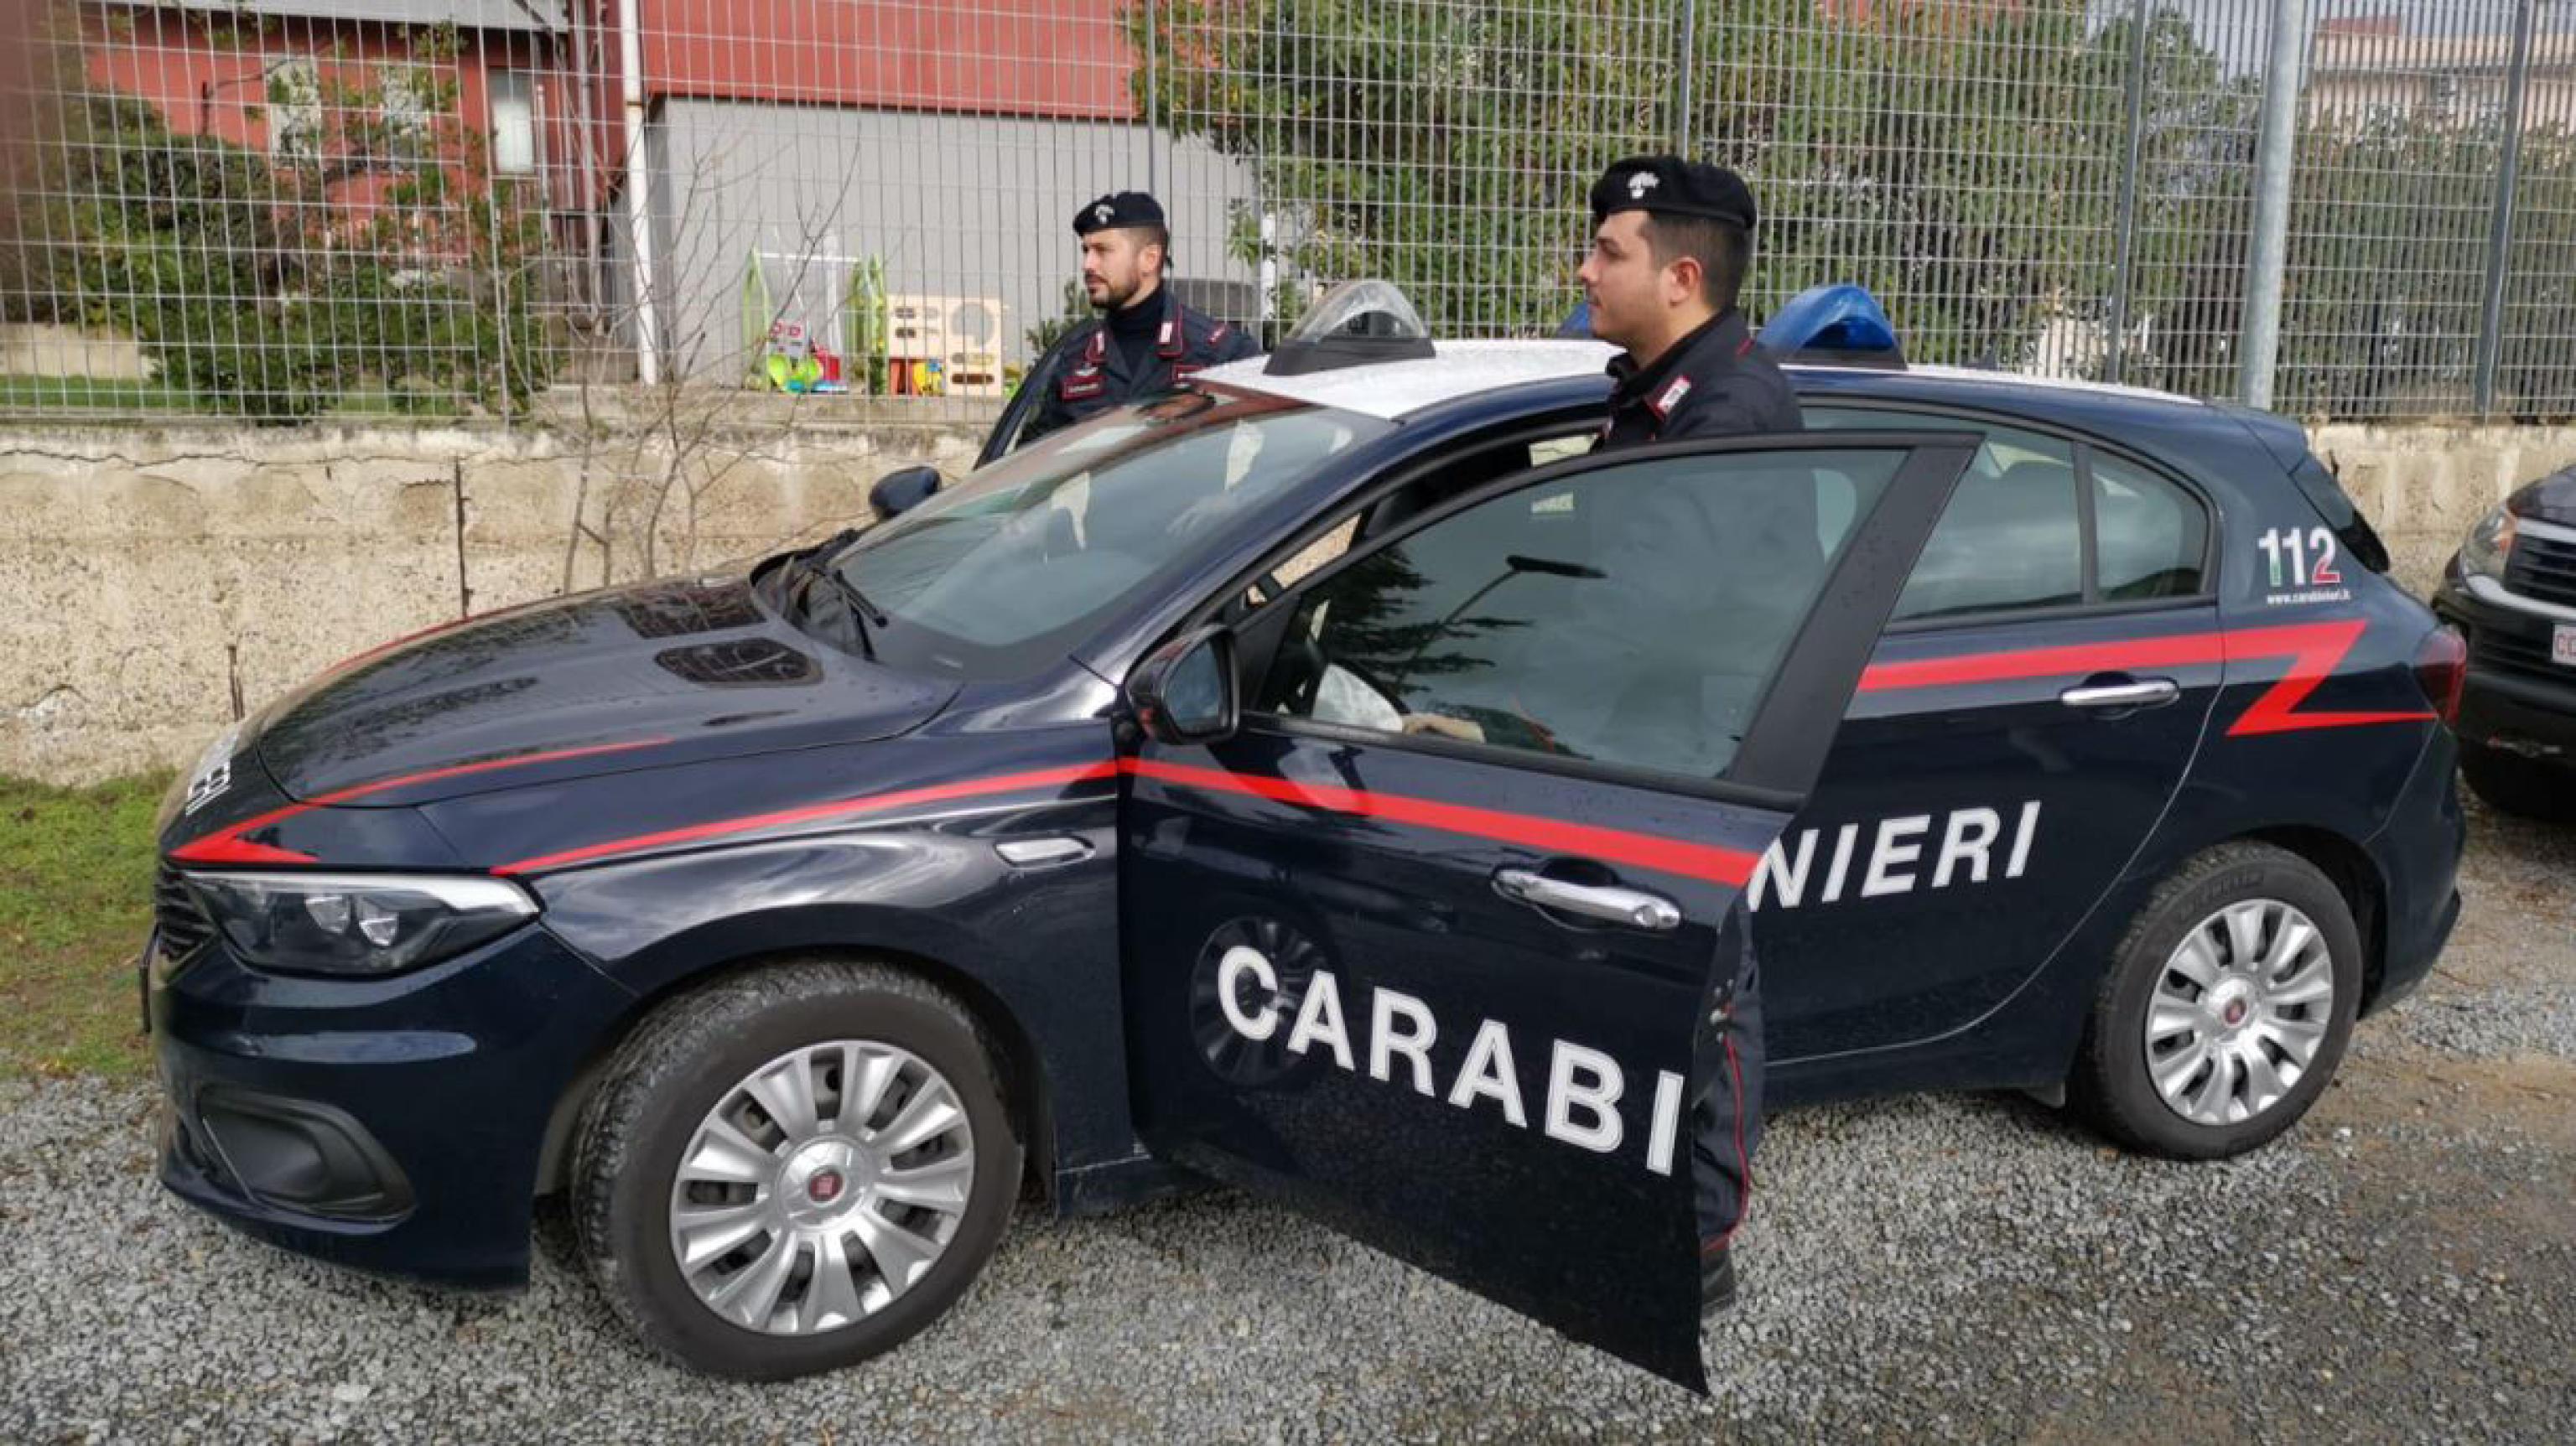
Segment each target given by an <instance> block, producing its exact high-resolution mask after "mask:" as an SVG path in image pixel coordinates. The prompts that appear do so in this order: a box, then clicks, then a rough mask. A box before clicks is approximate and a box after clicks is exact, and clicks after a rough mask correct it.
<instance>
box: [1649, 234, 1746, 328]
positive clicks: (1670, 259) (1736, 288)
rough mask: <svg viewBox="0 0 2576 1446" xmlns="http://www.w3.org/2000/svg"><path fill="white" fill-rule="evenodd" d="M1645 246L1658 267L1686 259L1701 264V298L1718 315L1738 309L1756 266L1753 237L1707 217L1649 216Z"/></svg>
mask: <svg viewBox="0 0 2576 1446" xmlns="http://www.w3.org/2000/svg"><path fill="white" fill-rule="evenodd" d="M1645 231H1646V246H1647V248H1648V249H1649V250H1651V251H1653V252H1654V255H1655V264H1656V265H1657V266H1670V265H1672V264H1673V263H1674V262H1676V261H1679V260H1681V259H1682V258H1683V257H1685V256H1687V257H1689V258H1690V259H1692V260H1693V261H1696V262H1698V263H1699V275H1700V294H1701V295H1702V296H1705V297H1707V298H1708V304H1709V305H1710V306H1712V307H1715V308H1716V309H1717V310H1719V311H1724V310H1726V309H1727V308H1728V307H1731V306H1733V305H1735V302H1736V298H1737V297H1738V296H1740V295H1741V294H1742V293H1743V291H1744V274H1745V272H1747V271H1749V270H1751V269H1752V266H1753V237H1752V236H1751V234H1749V233H1748V232H1746V231H1745V229H1744V228H1743V227H1741V226H1734V225H1729V224H1728V223H1726V222H1724V221H1718V220H1712V219H1711V218H1709V217H1706V216H1676V215H1673V214H1672V213H1670V212H1661V213H1659V212H1654V211H1649V212H1647V213H1646V226H1645Z"/></svg>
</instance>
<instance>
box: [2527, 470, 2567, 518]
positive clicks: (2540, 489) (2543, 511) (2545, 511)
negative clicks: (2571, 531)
mask: <svg viewBox="0 0 2576 1446" xmlns="http://www.w3.org/2000/svg"><path fill="white" fill-rule="evenodd" d="M2513 510H2514V511H2515V512H2517V513H2520V514H2521V515H2523V516H2525V517H2528V518H2531V519H2532V520H2533V521H2535V522H2554V523H2556V524H2558V525H2559V526H2561V527H2576V467H2570V468H2568V469H2567V470H2566V471H2564V472H2556V473H2552V474H2551V475H2549V476H2547V477H2543V478H2541V479H2540V480H2539V481H2537V482H2534V483H2532V484H2531V485H2530V486H2528V487H2525V488H2523V489H2522V490H2521V491H2519V492H2516V493H2515V494H2514V495H2513Z"/></svg>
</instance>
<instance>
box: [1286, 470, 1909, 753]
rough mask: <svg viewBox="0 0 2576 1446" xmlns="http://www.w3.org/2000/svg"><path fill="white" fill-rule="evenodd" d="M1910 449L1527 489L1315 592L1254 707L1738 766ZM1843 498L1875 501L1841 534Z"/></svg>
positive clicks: (1527, 744)
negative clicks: (1836, 567)
mask: <svg viewBox="0 0 2576 1446" xmlns="http://www.w3.org/2000/svg"><path fill="white" fill-rule="evenodd" d="M1904 456H1905V454H1904V453H1903V452H1901V451H1855V452H1797V453H1779V452H1771V453H1735V454H1727V455H1723V456H1707V455H1699V456H1681V457H1664V458H1655V459H1651V460H1645V461H1639V462H1635V463H1631V464H1628V465H1625V466H1619V467H1613V468H1605V469H1602V470H1599V471H1593V472H1587V473H1583V474H1580V475H1577V476H1574V477H1569V478H1563V479H1559V480H1556V481H1552V482H1544V483H1540V484H1537V485H1534V486H1529V487H1522V488H1518V489H1515V490H1513V491H1510V492H1506V493H1504V494H1502V495H1500V496H1497V497H1494V498H1491V499H1488V500H1487V501H1484V502H1481V503H1478V504H1476V505H1475V506H1472V507H1469V508H1467V509H1466V510H1464V511H1462V512H1459V513H1457V514H1455V515H1453V516H1450V517H1447V518H1444V519H1442V520H1441V521H1439V522H1437V523H1434V524H1432V525H1431V526H1429V527H1426V528H1423V529H1422V530H1420V531H1418V532H1415V533H1413V534H1411V535H1410V536H1408V537H1406V538H1404V539H1403V540H1402V541H1401V542H1400V543H1397V544H1394V545H1389V546H1382V547H1379V548H1377V549H1376V550H1375V551H1373V552H1370V553H1369V554H1367V555H1366V556H1363V557H1360V558H1358V559H1356V560H1354V561H1352V562H1351V563H1350V564H1349V565H1348V566H1346V567H1344V568H1342V569H1341V570H1340V571H1339V572H1337V573H1335V574H1334V575H1332V576H1331V577H1329V578H1326V579H1324V580H1323V581H1321V582H1319V583H1318V584H1317V585H1316V586H1314V587H1313V588H1312V589H1310V590H1309V591H1307V592H1306V593H1304V594H1303V595H1301V596H1300V597H1298V598H1297V599H1296V601H1295V604H1294V605H1295V607H1296V609H1297V611H1296V612H1295V613H1294V614H1293V615H1292V616H1291V618H1290V620H1289V622H1288V625H1287V630H1286V637H1285V640H1284V641H1283V643H1282V644H1281V646H1280V649H1279V651H1278V654H1277V656H1276V657H1275V659H1274V660H1273V663H1272V665H1271V667H1270V669H1269V671H1268V675H1267V676H1266V677H1264V678H1263V679H1262V680H1261V684H1260V687H1259V688H1258V689H1257V690H1256V691H1255V693H1254V695H1253V699H1252V707H1253V709H1254V710H1255V711H1258V712H1265V713H1270V714H1274V715H1280V716H1286V717H1297V718H1307V719H1312V720H1315V721H1318V722H1325V723H1334V724H1340V725H1343V726H1347V727H1357V728H1366V729H1372V730H1376V731H1380V732H1386V733H1403V734H1416V735H1428V736H1434V737H1441V738H1447V739H1451V740H1454V741H1459V742H1467V743H1482V744H1486V745H1490V746H1496V747H1503V748H1512V749H1520V750H1526V751H1529V752H1533V753H1544V754H1551V755H1555V756H1559V757H1566V758H1579V759H1589V760H1593V761H1597V762H1601V763H1608V764H1617V765H1623V766H1628V767H1637V768H1650V769H1656V770H1659V771H1663V772H1668V773H1675V774H1681V775H1686V776H1689V777H1692V778H1698V779H1711V778H1716V777H1719V776H1721V775H1722V774H1723V773H1724V772H1725V770H1726V768H1727V765H1728V764H1729V763H1730V762H1731V761H1732V760H1733V758H1734V756H1735V750H1736V747H1737V745H1738V744H1739V743H1740V742H1741V741H1742V736H1743V732H1744V729H1745V727H1746V726H1747V725H1748V724H1749V722H1750V720H1751V718H1752V715H1753V712H1754V710H1755V708H1756V706H1757V705H1758V704H1759V702H1760V699H1761V696H1762V691H1763V689H1764V687H1765V685H1766V683H1767V681H1768V679H1769V677H1770V675H1771V672H1772V669H1773V668H1774V667H1775V666H1776V665H1777V664H1778V662H1779V661H1780V657H1781V655H1782V654H1783V652H1785V651H1786V649H1787V647H1788V645H1789V641H1790V639H1791V637H1792V636H1793V635H1794V633H1795V632H1796V630H1797V628H1798V627H1799V626H1800V625H1801V624H1802V623H1803V622H1804V621H1805V619H1806V616H1807V613H1808V611H1809V609H1810V608H1811V607H1812V605H1813V603H1814V599H1815V597H1816V594H1817V592H1818V590H1820V589H1821V588H1822V587H1823V586H1824V582H1825V578H1826V574H1827V572H1828V570H1829V569H1830V567H1831V565H1832V563H1833V560H1834V558H1835V557H1836V556H1837V555H1838V554H1839V552H1840V550H1841V547H1842V545H1843V544H1844V542H1845V541H1846V540H1847V538H1848V536H1849V534H1850V531H1851V518H1852V517H1856V516H1859V515H1862V513H1863V512H1864V511H1865V510H1866V507H1867V505H1868V504H1869V503H1870V502H1871V501H1873V500H1874V499H1875V498H1876V496H1877V494H1878V493H1879V491H1880V490H1881V489H1883V488H1884V487H1885V486H1886V485H1887V483H1888V480H1889V478H1891V477H1892V476H1893V475H1894V473H1895V471H1896V469H1897V467H1898V466H1899V465H1900V464H1901V463H1902V461H1903V460H1904ZM1828 494H1832V495H1836V496H1844V497H1849V498H1856V499H1857V500H1858V505H1857V506H1855V507H1853V508H1851V509H1849V511H1848V512H1847V514H1846V516H1845V519H1844V521H1843V523H1842V525H1841V528H1840V530H1839V531H1837V532H1834V533H1833V534H1832V535H1830V536H1826V535H1822V534H1820V532H1819V527H1818V522H1817V515H1818V510H1819V502H1820V499H1821V498H1822V497H1824V496H1825V495H1828Z"/></svg>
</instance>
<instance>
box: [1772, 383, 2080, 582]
mask: <svg viewBox="0 0 2576 1446" xmlns="http://www.w3.org/2000/svg"><path fill="white" fill-rule="evenodd" d="M1805 416H1806V421H1807V425H1808V426H1809V427H1811V428H1815V429H1818V430H1837V429H1845V430H1854V431H1920V430H1924V429H1926V428H1933V429H1949V428H1963V429H1967V430H1973V431H1976V432H1979V433H1982V434H1983V435H1984V436H1985V439H1986V442H1985V445H1984V446H1982V447H1980V448H1978V449H1977V455H1976V459H1975V460H1974V461H1972V462H1971V463H1969V465H1968V470H1967V472H1966V473H1965V474H1963V475H1962V476H1961V477H1960V478H1959V489H1958V491H1957V492H1955V493H1953V494H1952V495H1951V498H1950V505H1949V508H1948V509H1947V510H1946V511H1944V512H1943V513H1942V514H1941V521H1940V522H1939V524H1938V525H1936V526H1935V527H1934V528H1933V529H1932V536H1931V537H1930V538H1929V539H1928V540H1926V541H1925V543H1924V544H1923V556H1922V558H1921V559H1920V560H1919V561H1917V562H1916V563H1915V565H1914V572H1913V574H1912V575H1911V576H1910V577H1908V578H1907V579H1906V583H1905V592H1904V595H1903V596H1901V597H1899V598H1898V599H1897V603H1896V611H1895V613H1894V615H1893V616H1892V617H1891V619H1890V621H1893V622H1904V621H1907V620H1909V619H1921V618H1941V617H1955V616H1960V615H1964V614H1970V613H1990V612H2009V611H2013V610H2016V609H2022V608H2044V607H2063V606H2066V605H2068V604H2071V603H2080V602H2082V601H2084V524H2083V518H2082V514H2081V512H2080V511H2079V510H2078V500H2077V494H2076V479H2075V449H2074V447H2073V446H2072V445H2071V444H2069V443H2066V442H2063V441H2060V440H2058V439H2057V438H2055V437H2049V436H2043V435H2041V434H2040V433H2037V432H2025V431H2021V430H2019V429H2018V428H2013V427H1996V426H1988V425H1986V424H1984V423H1971V422H1968V421H1967V420H1966V419H1964V418H1957V417H1926V416H1922V415H1919V414H1915V413H1908V412H1880V411H1872V410H1869V409H1867V408H1862V407H1848V408H1846V407H1809V408H1806V409H1805Z"/></svg>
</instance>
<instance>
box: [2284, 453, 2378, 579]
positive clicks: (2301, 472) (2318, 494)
mask: <svg viewBox="0 0 2576 1446" xmlns="http://www.w3.org/2000/svg"><path fill="white" fill-rule="evenodd" d="M2290 480H2291V481H2292V482H2294V483H2296V484H2298V488H2299V493H2300V495H2302V496H2304V497H2306V498H2307V499H2308V505H2309V506H2311V507H2314V508H2316V509H2317V515H2318V516H2320V517H2323V518H2324V519H2325V520H2326V526H2328V527H2330V528H2332V529H2334V535H2335V540H2336V541H2338V542H2340V543H2342V544H2343V550H2344V551H2345V552H2346V553H2348V554H2350V555H2351V556H2353V557H2356V558H2359V559H2360V560H2361V565H2362V566H2364V567H2367V568H2369V569H2370V570H2371V571H2372V572H2386V571H2388V544H2387V543H2385V542H2382V541H2380V540H2379V532H2378V530H2377V529H2375V528H2373V527H2372V526H2371V525H2370V519H2369V518H2367V517H2364V516H2362V515H2361V509H2360V508H2358V507H2355V506H2353V504H2352V495H2351V494H2350V493H2348V492H2346V491H2344V490H2343V483H2341V482H2339V481H2337V480H2336V479H2335V475H2334V474H2333V473H2332V472H2329V471H2327V470H2326V464H2325V463H2323V462H2320V461H2318V460H2317V459H2316V456H2315V455H2314V454H2313V453H2310V454H2307V455H2303V456H2301V457H2300V458H2299V461H2298V464H2297V465H2296V466H2293V467H2292V468H2291V469H2290Z"/></svg>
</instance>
